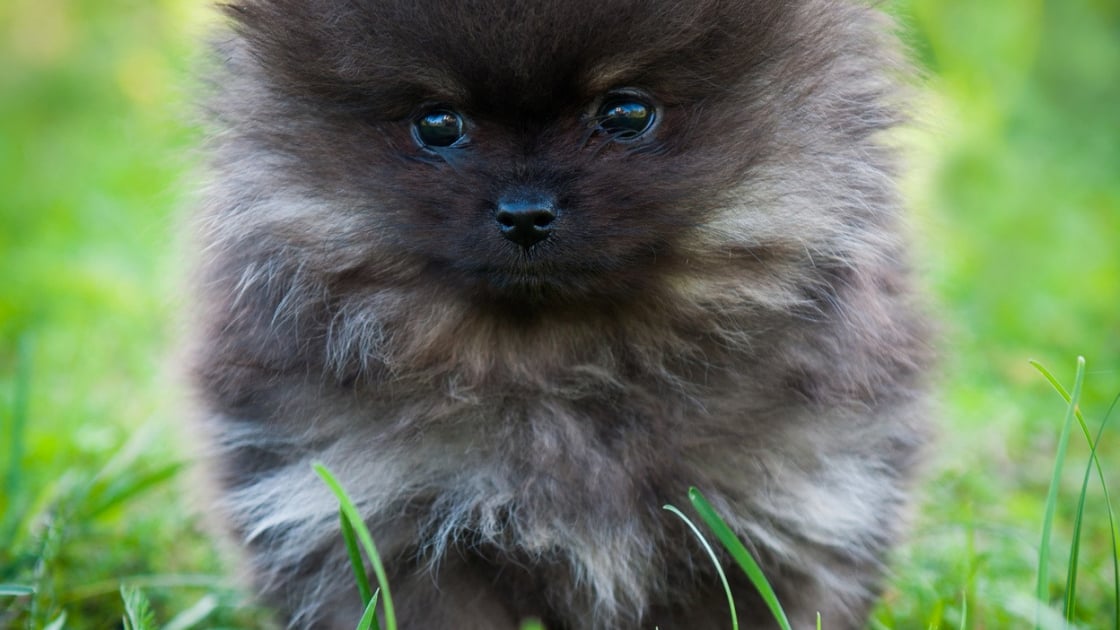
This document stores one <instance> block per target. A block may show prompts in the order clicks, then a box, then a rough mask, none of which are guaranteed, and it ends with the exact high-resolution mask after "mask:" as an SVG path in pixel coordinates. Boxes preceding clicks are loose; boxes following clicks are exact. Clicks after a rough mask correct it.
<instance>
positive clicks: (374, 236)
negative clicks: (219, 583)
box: [191, 0, 931, 630]
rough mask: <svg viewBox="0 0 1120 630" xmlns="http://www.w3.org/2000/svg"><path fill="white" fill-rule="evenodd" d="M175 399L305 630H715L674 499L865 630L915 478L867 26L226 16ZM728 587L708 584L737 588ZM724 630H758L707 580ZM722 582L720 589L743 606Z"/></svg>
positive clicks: (850, 12)
mask: <svg viewBox="0 0 1120 630" xmlns="http://www.w3.org/2000/svg"><path fill="white" fill-rule="evenodd" d="M223 9H224V11H225V14H226V15H227V16H228V18H229V28H228V30H227V31H226V34H225V35H223V36H221V37H220V38H219V41H218V43H217V45H216V46H215V51H216V57H217V59H218V63H216V64H215V65H216V66H218V67H217V68H216V69H215V70H214V73H213V83H212V94H211V95H210V98H209V100H208V103H207V108H208V111H209V114H210V118H211V122H212V124H213V127H214V134H213V135H212V138H211V141H210V145H209V152H210V155H211V158H212V159H211V167H212V178H211V185H210V186H209V188H208V189H207V190H206V193H205V196H206V198H205V202H204V203H203V204H202V207H201V209H200V211H199V213H198V216H197V219H198V220H197V225H198V234H199V236H198V240H199V244H198V245H199V246H198V250H199V251H200V252H201V254H200V255H199V257H198V258H199V260H198V264H197V273H198V281H197V283H196V290H195V293H194V296H195V311H194V312H195V313H196V317H195V321H196V334H195V335H194V344H193V349H192V357H193V358H192V362H191V366H192V367H191V370H192V374H193V379H194V384H195V388H196V391H197V394H198V398H199V402H200V406H201V407H202V410H201V413H200V414H199V415H201V416H202V417H203V426H204V428H205V431H206V434H207V435H208V436H209V439H210V443H211V445H212V452H211V456H212V460H211V463H209V464H208V465H206V466H205V468H206V469H207V470H208V471H209V472H210V473H211V474H212V477H213V479H214V480H215V485H216V486H217V488H218V490H219V491H218V501H217V502H216V503H217V504H216V506H215V508H214V510H215V511H216V512H217V513H220V514H221V515H222V517H223V519H224V520H225V521H226V522H227V523H228V524H229V528H230V530H231V531H232V533H233V535H234V536H235V537H236V539H237V540H238V541H239V542H240V543H241V544H242V545H243V547H244V548H245V550H246V552H247V553H246V559H247V563H248V564H249V565H250V567H251V570H252V571H251V572H252V575H253V576H254V580H255V584H256V586H257V588H258V590H259V592H260V594H261V596H262V598H263V600H264V601H266V602H267V603H268V604H269V605H271V606H272V607H274V608H275V609H276V610H277V611H278V615H280V617H281V619H283V620H284V622H285V623H287V624H288V625H289V626H290V627H299V628H310V627H315V628H353V627H354V625H355V622H356V620H357V618H358V617H359V616H360V613H361V602H360V601H359V597H358V594H357V591H356V589H355V586H354V582H353V576H352V574H351V572H350V569H349V566H348V562H347V557H346V551H345V546H344V545H343V543H342V539H341V537H340V534H339V524H338V511H337V509H338V508H337V502H336V501H335V498H334V496H333V495H332V494H331V492H330V491H329V489H328V488H327V487H326V486H325V485H324V484H323V483H322V482H321V480H320V479H318V478H317V476H316V475H315V473H314V472H313V470H312V466H311V464H312V462H315V461H320V462H323V463H324V464H325V465H326V466H327V467H328V468H330V469H331V470H333V471H334V472H335V473H336V474H337V475H338V476H339V478H340V480H341V481H342V483H343V485H344V486H346V488H347V489H348V490H349V492H350V493H351V494H352V496H353V497H354V499H355V501H356V503H357V505H358V507H359V509H360V510H361V512H362V514H363V517H364V518H365V520H366V522H367V524H368V525H369V527H370V529H371V531H372V532H373V536H374V539H375V540H376V541H377V543H378V545H379V547H380V550H381V554H382V556H383V557H384V560H385V563H386V565H387V567H388V571H389V583H390V586H391V589H392V595H393V597H394V599H395V602H396V609H397V615H398V619H399V621H400V624H401V626H402V627H403V628H405V629H406V630H412V629H421V630H426V629H432V628H457V629H512V628H516V627H517V625H518V623H519V622H520V620H522V619H525V618H528V617H536V618H539V619H540V620H542V621H543V623H544V624H545V626H546V627H548V628H550V629H552V630H565V629H567V630H584V629H613V628H653V627H655V626H656V627H660V628H663V629H670V628H690V629H695V628H716V627H723V626H724V624H726V623H727V606H726V601H725V597H724V594H723V590H722V587H721V585H720V582H719V579H718V576H717V574H716V572H715V570H714V568H713V567H712V566H711V565H710V563H709V561H708V559H707V558H706V556H705V555H704V553H703V551H702V550H701V549H700V548H699V547H698V546H697V543H696V541H695V540H694V539H693V538H691V535H690V534H689V532H688V531H687V529H686V528H685V527H684V526H683V524H682V523H681V522H679V521H678V520H677V519H676V518H675V517H674V516H673V515H671V514H669V513H667V512H665V511H663V510H662V505H664V504H666V503H674V504H676V505H681V506H683V505H686V504H687V502H688V499H687V489H688V488H689V486H696V487H698V488H700V489H701V491H702V492H704V493H705V494H706V496H707V497H708V498H709V499H710V500H711V501H712V503H713V504H714V505H715V506H716V508H717V509H718V510H719V511H720V512H721V513H722V515H723V516H724V517H725V518H726V520H727V521H728V523H729V524H730V526H731V527H732V528H733V529H734V531H735V532H736V533H737V534H738V535H739V536H740V537H741V538H742V539H743V540H744V541H745V543H746V544H747V545H748V546H749V548H750V549H751V550H752V552H753V553H754V554H755V555H756V557H757V558H758V560H759V562H760V564H761V565H762V567H763V569H764V571H765V572H766V574H767V575H768V577H769V579H770V581H771V582H772V583H773V585H774V587H775V590H776V592H777V594H778V596H779V598H780V600H781V601H782V603H783V604H784V606H785V608H786V610H787V612H788V613H789V615H790V618H791V621H792V623H793V625H794V626H795V627H797V628H810V627H815V619H816V614H817V612H818V611H819V612H820V614H821V615H822V617H823V622H824V627H826V628H830V629H832V630H837V629H841V628H858V627H861V626H862V625H863V624H864V623H865V622H866V619H867V616H868V613H869V610H870V607H871V606H872V604H873V603H874V600H875V598H876V595H877V594H878V592H879V590H880V588H881V581H882V577H883V574H884V563H885V561H886V559H887V557H888V554H889V552H890V550H891V548H892V546H893V545H894V544H895V543H896V542H897V541H898V540H899V537H900V535H901V533H902V530H903V529H904V528H905V522H906V518H905V517H906V513H907V511H908V505H909V503H910V496H911V494H912V485H913V481H914V478H915V475H916V467H917V466H918V464H919V463H920V459H921V452H922V450H923V445H924V444H925V443H926V442H927V439H928V434H929V431H928V430H927V428H926V427H927V415H928V414H927V412H926V405H925V402H924V401H925V399H926V393H925V390H926V384H925V383H926V380H927V379H926V375H927V373H928V372H929V364H930V355H931V353H930V351H929V333H928V327H927V325H926V323H925V320H924V318H923V316H922V315H921V314H920V313H921V308H920V307H919V306H918V305H916V302H917V301H916V300H915V291H914V289H913V288H912V277H911V276H912V274H911V272H910V271H909V268H908V264H907V262H906V258H907V256H906V250H905V245H904V243H903V239H902V238H901V237H900V221H901V217H900V203H899V200H898V195H897V193H896V189H895V185H894V181H893V180H894V165H895V161H896V160H895V158H894V157H893V154H892V151H891V150H890V149H889V148H888V147H887V146H885V144H884V143H883V138H882V136H883V134H884V132H886V131H888V130H890V129H892V128H893V127H895V126H896V125H898V124H899V123H900V122H902V121H903V119H904V117H903V115H902V109H903V107H902V102H903V100H904V99H903V98H901V96H900V93H901V92H902V90H901V89H900V85H901V79H902V78H904V77H905V75H906V65H905V63H904V62H903V60H902V58H901V55H900V54H899V50H898V49H899V46H898V44H897V41H896V38H895V36H894V34H893V26H892V24H891V22H890V21H889V20H888V19H887V18H885V17H884V16H883V15H882V14H881V13H880V12H879V11H877V10H876V9H874V8H872V7H870V6H868V5H866V4H862V3H860V2H859V1H858V0H691V1H689V2H679V1H675V0H674V1H669V0H594V1H587V0H548V1H545V0H229V2H228V4H226V5H225V6H224V7H223ZM724 561H727V559H726V558H724ZM728 572H729V575H731V576H733V577H732V582H733V583H732V587H733V589H734V590H735V593H736V597H737V598H738V600H737V606H738V609H739V613H740V617H741V618H743V619H745V627H749V628H763V627H772V626H774V625H775V624H774V622H773V621H772V620H771V619H770V616H769V613H768V611H767V610H766V607H765V606H764V605H763V604H762V602H761V599H760V598H759V597H758V595H757V594H756V593H755V591H754V589H753V587H752V586H751V585H750V584H749V582H747V581H746V579H745V578H743V577H742V576H741V575H740V574H741V572H740V571H738V570H737V569H735V568H733V567H730V565H729V569H728ZM734 576H738V577H734Z"/></svg>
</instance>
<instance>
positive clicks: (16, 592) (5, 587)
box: [0, 584, 35, 597]
mask: <svg viewBox="0 0 1120 630" xmlns="http://www.w3.org/2000/svg"><path fill="white" fill-rule="evenodd" d="M34 594H35V587H34V586H26V585H24V584H0V597H26V596H28V595H34Z"/></svg>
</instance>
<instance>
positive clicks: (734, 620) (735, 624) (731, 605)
mask: <svg viewBox="0 0 1120 630" xmlns="http://www.w3.org/2000/svg"><path fill="white" fill-rule="evenodd" d="M661 507H662V509H664V510H668V511H670V512H672V513H673V514H676V515H677V517H678V518H680V519H681V520H682V521H684V523H685V525H688V528H689V529H691V530H692V534H693V535H694V536H696V540H699V541H700V544H701V545H703V546H704V551H706V552H708V557H709V558H711V559H712V565H714V566H715V568H716V573H718V574H719V580H720V582H723V592H724V593H725V594H726V595H727V607H728V609H730V611H731V628H732V630H739V615H738V613H736V611H735V596H734V595H732V593H731V585H730V584H728V583H727V575H726V574H724V572H723V567H722V566H721V565H720V562H719V558H718V557H717V556H716V552H715V551H713V550H712V546H711V545H709V544H708V540H707V539H706V538H704V534H701V533H700V528H699V527H697V526H696V524H695V523H693V522H692V519H690V518H688V517H687V516H685V515H684V513H683V512H681V511H680V510H678V509H677V508H676V507H675V506H672V505H663V506H661Z"/></svg>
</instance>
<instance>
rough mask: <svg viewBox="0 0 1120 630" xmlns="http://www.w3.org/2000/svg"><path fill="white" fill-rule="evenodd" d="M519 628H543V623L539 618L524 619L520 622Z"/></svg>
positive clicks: (534, 629) (522, 629) (521, 629)
mask: <svg viewBox="0 0 1120 630" xmlns="http://www.w3.org/2000/svg"><path fill="white" fill-rule="evenodd" d="M519 630H544V624H543V623H541V622H540V620H539V619H526V620H525V621H522V622H521V627H520V628H519Z"/></svg>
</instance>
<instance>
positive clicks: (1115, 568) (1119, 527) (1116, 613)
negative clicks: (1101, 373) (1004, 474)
mask: <svg viewBox="0 0 1120 630" xmlns="http://www.w3.org/2000/svg"><path fill="white" fill-rule="evenodd" d="M1030 364H1031V365H1032V366H1034V368H1035V369H1036V370H1038V371H1039V372H1040V373H1041V374H1042V376H1043V377H1045V378H1046V380H1047V381H1049V382H1050V385H1051V386H1052V387H1053V388H1054V390H1055V391H1057V392H1058V394H1059V395H1060V396H1061V397H1062V399H1064V400H1065V401H1066V403H1067V404H1069V403H1070V401H1071V400H1072V397H1071V396H1070V394H1069V392H1067V391H1066V389H1065V388H1064V387H1062V384H1061V383H1059V382H1058V379H1056V378H1054V375H1053V374H1051V373H1050V371H1049V370H1047V369H1046V368H1045V367H1044V366H1043V365H1042V364H1041V363H1039V362H1038V361H1034V360H1032V361H1030ZM1117 403H1120V395H1117V396H1116V398H1114V399H1113V400H1112V404H1111V405H1110V406H1109V408H1108V412H1107V413H1106V414H1105V417H1104V420H1103V421H1102V422H1101V426H1100V428H1099V429H1098V430H1097V437H1096V439H1093V437H1092V435H1091V434H1090V432H1089V426H1088V424H1087V423H1086V422H1085V418H1084V417H1083V416H1082V414H1081V410H1080V409H1075V410H1074V414H1075V415H1076V417H1077V421H1078V423H1079V424H1080V425H1081V431H1082V433H1084V435H1085V439H1086V440H1087V441H1088V442H1089V445H1090V447H1091V450H1090V453H1089V462H1090V464H1091V465H1092V466H1094V467H1095V468H1096V470H1097V478H1098V479H1099V480H1100V483H1101V492H1102V494H1103V495H1104V504H1105V507H1106V508H1107V513H1108V526H1109V531H1110V532H1111V534H1112V538H1111V541H1110V542H1111V544H1112V603H1113V610H1112V615H1113V628H1115V629H1116V630H1120V523H1118V521H1117V519H1116V512H1115V510H1113V508H1112V498H1111V497H1110V496H1109V492H1108V482H1107V481H1106V477H1105V474H1104V468H1103V467H1102V466H1101V462H1100V458H1099V457H1098V456H1097V444H1100V439H1101V433H1102V432H1103V431H1104V427H1105V425H1107V424H1108V421H1109V419H1110V418H1111V417H1112V414H1113V412H1114V411H1115V410H1116V408H1117ZM1082 491H1083V492H1084V489H1083V490H1082ZM1067 582H1068V579H1067ZM1068 590H1069V589H1068V585H1067V593H1068Z"/></svg>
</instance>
